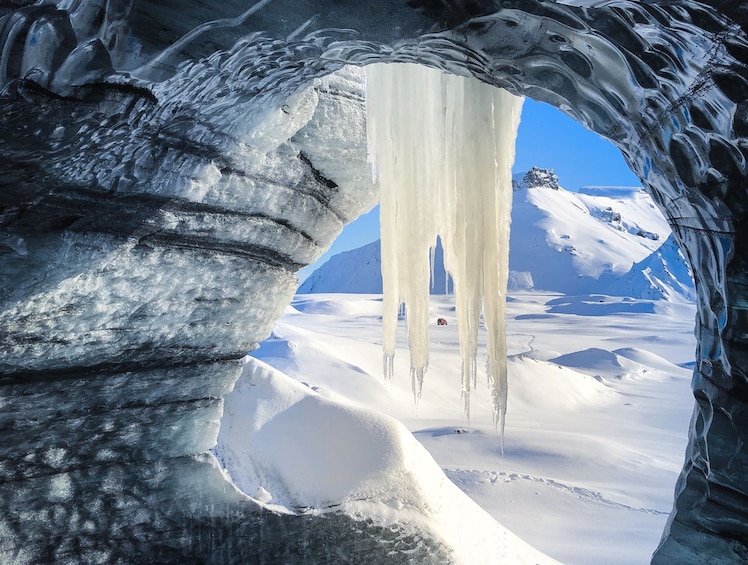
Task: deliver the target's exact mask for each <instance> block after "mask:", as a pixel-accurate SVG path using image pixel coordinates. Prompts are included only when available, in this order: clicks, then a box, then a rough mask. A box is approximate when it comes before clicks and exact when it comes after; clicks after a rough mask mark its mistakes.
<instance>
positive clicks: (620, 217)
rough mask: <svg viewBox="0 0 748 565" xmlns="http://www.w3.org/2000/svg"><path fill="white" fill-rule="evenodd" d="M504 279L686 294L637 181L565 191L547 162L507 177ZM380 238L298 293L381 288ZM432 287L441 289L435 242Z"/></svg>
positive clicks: (541, 285) (672, 246) (559, 287)
mask: <svg viewBox="0 0 748 565" xmlns="http://www.w3.org/2000/svg"><path fill="white" fill-rule="evenodd" d="M509 268H510V278H509V286H510V288H514V289H522V288H524V289H538V290H547V291H556V292H562V293H564V294H569V295H579V294H587V293H591V292H601V293H605V294H608V295H611V296H631V297H634V298H650V299H651V298H657V299H660V298H662V299H673V298H676V297H683V298H686V299H688V300H692V299H693V297H694V287H693V282H692V279H691V273H690V268H689V267H688V265H687V264H686V262H685V259H684V257H683V255H682V254H681V252H680V250H679V249H678V247H677V245H676V243H675V241H674V240H673V238H672V236H671V232H670V228H669V226H668V225H667V222H666V221H665V218H664V217H663V216H662V214H661V213H660V211H659V210H658V209H657V207H656V206H655V204H654V202H653V201H652V199H651V197H650V196H649V195H648V194H647V193H646V192H645V191H644V190H642V189H641V188H639V187H633V188H629V187H588V188H587V189H583V190H582V191H580V192H578V193H573V192H569V191H567V190H564V189H563V188H562V187H561V186H560V185H559V183H558V177H557V176H556V175H555V174H554V173H553V172H552V171H549V170H547V169H540V168H533V169H531V170H530V171H529V172H528V173H526V174H525V175H524V176H522V177H521V178H518V179H517V180H515V181H514V202H513V206H512V231H511V239H510V251H509ZM380 269H381V257H380V250H379V242H378V241H376V242H373V243H370V244H368V245H365V246H363V247H360V248H358V249H355V250H353V251H348V252H345V253H341V254H339V255H336V256H334V257H332V258H331V259H330V260H329V261H328V262H327V263H325V264H324V265H322V266H321V267H320V268H319V269H317V270H316V271H315V272H314V273H312V275H311V276H310V277H309V278H308V279H307V280H306V281H304V283H303V284H302V285H301V286H300V288H299V293H318V292H345V293H372V294H376V293H381V292H382V279H381V271H380ZM434 273H435V279H436V280H435V281H433V284H432V293H434V294H442V293H444V289H445V273H444V267H443V264H442V261H441V247H437V251H436V254H435V268H434Z"/></svg>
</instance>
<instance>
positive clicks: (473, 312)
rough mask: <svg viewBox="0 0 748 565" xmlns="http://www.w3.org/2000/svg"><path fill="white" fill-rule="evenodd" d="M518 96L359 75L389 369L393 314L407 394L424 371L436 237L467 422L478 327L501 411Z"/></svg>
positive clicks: (446, 78)
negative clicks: (402, 340)
mask: <svg viewBox="0 0 748 565" xmlns="http://www.w3.org/2000/svg"><path fill="white" fill-rule="evenodd" d="M521 107H522V98H520V97H517V96H514V95H512V94H509V93H508V92H506V91H504V90H501V89H497V88H492V87H491V86H488V85H486V84H483V83H481V82H479V81H476V80H474V79H466V78H463V77H458V76H454V75H448V74H445V73H443V72H441V71H438V70H435V69H430V68H428V67H424V66H419V65H413V64H392V65H382V64H380V65H370V66H368V67H366V110H367V113H366V115H367V127H368V130H367V131H368V140H369V155H370V160H371V166H372V172H373V175H374V180H375V181H378V183H379V188H380V210H381V214H380V217H381V219H380V225H381V230H382V239H381V241H382V243H381V245H382V281H383V295H384V297H383V304H384V305H383V318H382V324H383V334H384V337H383V346H384V371H385V376H386V377H387V378H391V377H392V371H393V358H394V355H395V333H396V328H397V320H398V313H399V311H400V307H401V304H404V306H405V311H406V316H407V323H408V343H409V346H410V356H411V361H410V365H411V368H410V371H411V379H412V381H413V395H414V398H415V399H416V401H417V400H418V398H420V396H421V391H422V386H423V378H424V374H425V372H426V369H427V368H428V335H429V332H428V329H429V324H430V320H429V281H430V279H431V272H430V263H431V261H430V257H431V254H432V252H433V249H434V248H435V246H436V238H437V236H441V240H442V242H443V246H444V263H445V266H446V268H447V270H448V272H449V273H450V275H451V276H452V279H453V280H454V292H455V297H456V304H457V319H458V328H459V336H460V351H461V354H462V368H461V383H462V389H461V394H462V397H463V399H464V403H465V414H466V416H467V417H468V419H469V418H470V391H471V389H472V388H474V387H475V384H476V380H477V357H478V329H479V326H480V324H481V316H482V317H483V323H484V324H485V327H486V332H487V345H486V350H487V368H486V372H487V379H488V384H489V389H490V391H491V400H492V404H493V409H494V419H495V421H496V423H497V425H499V426H500V427H501V429H502V431H503V426H504V415H505V413H506V390H507V389H506V386H507V383H506V336H505V324H504V309H505V302H506V285H507V278H508V272H509V266H508V263H509V223H510V214H511V199H512V183H511V168H512V163H513V162H514V140H515V138H516V135H517V126H518V125H519V116H520V111H521Z"/></svg>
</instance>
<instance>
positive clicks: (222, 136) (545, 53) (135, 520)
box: [0, 0, 748, 563]
mask: <svg viewBox="0 0 748 565" xmlns="http://www.w3.org/2000/svg"><path fill="white" fill-rule="evenodd" d="M0 18H2V19H1V20H0V46H1V49H0V85H1V86H0V87H1V88H2V94H1V98H0V103H1V104H2V110H3V111H2V112H0V130H1V131H2V136H1V137H0V139H1V143H2V145H1V146H0V148H1V150H0V156H1V157H0V172H1V174H0V179H1V180H0V182H1V183H2V190H1V191H0V203H1V206H2V215H0V224H1V225H2V234H0V235H1V237H2V238H1V239H0V252H1V253H2V264H1V266H0V279H2V280H0V305H1V306H0V341H1V345H0V367H1V368H2V377H0V398H1V399H2V412H0V422H2V423H1V424H0V426H2V430H3V441H2V444H0V485H1V486H0V507H2V508H3V509H4V513H3V516H2V517H1V518H0V551H2V552H3V557H4V558H6V557H7V558H8V559H11V560H13V559H14V560H17V561H19V562H24V561H39V560H49V561H51V560H54V559H68V558H69V559H80V560H92V559H94V557H96V556H98V557H97V558H101V559H110V560H114V559H116V558H122V559H124V560H128V559H130V560H131V559H133V556H136V555H149V556H154V558H157V559H161V560H174V561H179V560H185V559H197V560H203V561H206V560H208V561H209V560H214V561H221V562H228V561H231V560H232V559H233V560H236V561H244V562H246V561H247V560H250V559H258V558H259V557H260V556H263V555H264V556H283V555H286V554H284V552H289V551H292V552H293V551H295V552H296V553H295V554H294V555H295V556H296V557H297V558H299V559H301V558H303V555H304V551H309V552H311V554H312V555H315V556H323V555H324V554H325V552H326V551H331V549H330V548H332V547H334V546H335V545H336V544H337V548H345V549H344V551H347V552H349V553H348V554H349V557H350V558H351V559H353V560H354V561H355V560H356V556H359V557H360V556H361V555H369V553H368V552H370V551H373V549H372V548H373V547H378V545H377V543H378V542H377V539H383V538H385V537H386V533H384V532H377V531H375V530H376V529H375V528H371V529H368V530H367V529H365V530H364V531H361V530H359V533H358V534H355V536H357V540H356V544H351V543H349V541H347V540H348V538H345V539H342V538H341V536H342V533H343V532H344V531H345V530H346V529H347V528H348V526H349V524H347V523H346V519H345V518H343V517H335V518H334V519H330V520H327V521H320V520H314V519H312V518H303V519H288V518H283V517H278V516H275V515H272V516H270V515H262V514H259V513H253V512H249V511H247V510H246V508H244V507H242V506H241V505H240V504H239V502H238V498H237V496H236V495H235V494H232V493H231V492H228V491H226V489H225V485H224V483H223V482H222V479H221V477H220V475H219V474H218V472H217V470H216V469H215V468H213V467H212V465H211V463H210V460H209V459H208V458H207V457H206V456H205V455H204V453H205V450H206V449H208V448H209V447H210V445H211V442H212V440H213V437H214V433H215V426H216V425H217V419H218V415H219V414H220V403H221V400H220V399H221V395H222V394H223V393H224V392H225V391H226V390H227V389H228V388H230V386H231V383H232V382H233V380H234V379H235V377H236V368H235V365H234V361H233V360H234V359H236V358H237V357H239V356H240V355H241V354H242V353H243V352H244V351H245V350H246V349H247V348H248V347H249V346H250V345H251V343H252V342H253V341H256V340H257V339H260V338H261V337H263V335H264V334H265V333H266V332H267V330H268V328H269V324H270V323H271V322H272V320H273V318H274V317H275V316H276V315H277V314H278V313H279V312H280V309H281V308H282V306H283V304H284V302H285V301H287V300H288V298H289V297H290V293H291V292H292V290H293V286H294V282H293V272H294V271H295V270H296V269H298V268H299V267H300V266H301V265H303V264H305V263H307V262H309V261H311V260H312V259H313V258H314V257H315V256H316V255H317V254H318V253H319V250H320V248H321V247H324V246H326V245H327V244H329V241H330V238H331V237H333V235H334V233H335V232H336V231H337V230H338V229H339V228H340V226H341V225H342V223H343V222H345V221H347V220H349V219H350V218H352V217H353V216H355V215H356V213H358V211H360V210H361V209H362V208H364V207H366V205H368V202H369V201H370V200H369V199H370V198H371V197H372V195H371V194H369V193H367V190H366V189H365V188H364V187H363V186H362V185H361V184H360V183H357V182H356V179H355V175H351V176H350V178H346V177H345V174H344V171H343V172H341V173H340V174H341V177H340V178H332V177H331V178H327V177H326V176H325V175H324V174H323V173H322V169H323V168H324V166H323V165H322V164H320V163H318V159H320V158H321V157H320V156H319V155H317V154H316V153H315V152H314V147H323V146H324V142H325V141H326V140H329V139H330V135H331V134H330V132H328V131H326V130H325V128H324V112H325V111H334V110H335V109H336V107H337V106H336V104H337V102H335V101H333V100H328V102H329V103H328V104H327V105H326V106H325V105H324V104H323V106H322V110H319V109H320V106H319V105H317V109H318V110H317V113H313V110H312V107H313V104H311V103H310V100H309V98H308V97H306V96H305V95H302V94H297V93H298V92H299V89H300V88H301V87H303V86H306V85H308V84H310V82H311V81H312V80H313V79H314V78H315V77H320V76H323V75H325V74H327V73H329V72H330V71H333V70H336V69H338V68H339V67H340V66H341V65H342V64H343V63H354V64H365V63H367V62H370V61H375V60H376V61H383V60H385V61H386V60H389V61H394V60H397V61H415V62H420V63H422V64H427V65H431V66H436V67H440V68H443V69H446V70H448V71H451V72H454V73H458V74H471V75H473V76H475V77H477V78H479V79H481V80H483V81H485V82H488V83H490V84H495V85H499V86H503V87H505V88H507V89H509V90H510V91H513V92H517V93H522V94H525V95H527V96H530V97H532V98H535V99H537V100H541V101H546V102H550V103H551V104H554V105H556V106H557V107H560V108H561V109H563V110H565V111H567V112H568V113H570V114H571V115H572V116H574V117H576V118H577V119H578V120H579V121H581V122H582V123H584V124H585V125H587V126H588V127H590V128H591V129H593V130H595V131H597V132H598V133H600V134H602V135H603V136H605V137H607V138H608V139H610V140H611V141H612V142H613V143H615V144H616V145H617V146H618V147H619V148H620V149H621V151H622V153H623V154H624V156H625V158H626V159H627V160H628V162H629V164H630V165H631V168H632V170H633V171H634V172H636V173H637V174H638V175H639V177H640V178H641V179H642V181H643V182H644V184H645V185H646V186H647V187H648V188H649V189H650V190H651V191H652V194H653V195H654V197H655V199H656V200H657V202H658V203H659V204H660V206H661V207H662V208H663V210H664V212H665V214H666V216H667V217H668V219H669V220H670V222H671V225H672V227H673V230H674V231H675V233H676V235H677V237H678V239H679V242H680V243H681V245H682V246H683V248H684V250H685V251H686V252H687V255H688V257H689V259H690V260H691V262H692V264H693V267H694V272H695V276H696V280H697V289H698V293H699V314H698V318H697V321H696V332H697V335H698V337H699V346H698V351H697V367H696V370H695V372H694V381H693V388H694V394H695V397H696V407H695V411H694V417H693V421H692V425H691V430H690V443H689V448H688V452H687V454H686V462H685V465H684V469H683V473H682V475H681V478H680V480H679V483H678V486H677V489H676V497H675V504H674V509H673V513H672V515H671V518H670V521H669V524H668V527H667V529H666V531H665V533H664V536H663V540H662V544H661V546H660V548H659V549H658V551H657V553H656V554H655V556H654V557H653V561H654V562H658V563H673V562H679V563H688V562H692V563H702V562H704V561H705V560H706V561H709V562H714V563H717V562H724V563H733V562H740V561H741V560H745V559H746V558H748V543H747V542H746V540H747V539H748V516H747V513H748V510H746V509H747V508H748V504H746V503H747V502H748V461H747V460H746V453H745V449H744V445H745V444H746V439H747V438H746V435H747V434H748V422H747V421H746V420H747V419H748V408H747V405H746V403H747V402H748V382H747V380H746V366H748V365H747V364H746V351H748V337H746V327H748V326H747V324H748V322H747V321H746V304H748V274H747V273H748V271H747V269H746V267H747V266H746V261H747V260H748V249H747V248H746V245H748V234H746V233H745V229H746V227H745V226H746V204H747V202H748V199H747V197H746V190H745V187H744V180H745V176H746V139H745V138H746V135H747V134H748V67H746V65H747V64H748V41H746V22H748V12H747V10H746V8H745V7H744V4H743V2H740V1H730V0H723V1H719V0H714V1H712V2H702V3H699V2H692V1H686V0H667V1H666V0H662V1H651V2H643V1H633V0H629V1H626V0H620V1H604V2H586V1H584V2H583V1H581V0H580V1H574V0H568V1H565V2H554V1H550V0H548V1H539V0H513V1H505V2H494V1H483V0H477V1H464V2H463V1H460V0H443V1H434V0H408V1H406V0H388V1H385V2H377V3H371V2H358V1H355V0H352V1H350V2H338V1H333V0H315V1H310V2H304V3H299V2H290V1H288V0H273V1H270V0H261V1H260V2H257V3H251V4H250V3H248V2H246V1H245V0H228V1H226V2H218V1H215V2H210V3H208V2H206V3H192V4H190V5H189V6H186V5H185V4H184V3H182V2H177V1H176V0H167V1H156V0H152V1H151V0H107V1H104V0H90V1H85V0H58V1H57V2H40V3H36V2H32V1H30V0H14V1H13V2H7V3H5V4H3V6H2V7H0ZM209 22H211V23H209ZM329 91H330V90H328V92H329ZM290 94H295V96H293V97H292V98H291V99H290V100H287V98H288V95H290ZM318 96H319V97H320V99H321V100H325V95H324V93H320V94H319V95H318ZM338 106H339V105H338ZM325 109H326V110H325ZM310 118H311V121H310V122H309V124H311V125H308V126H307V128H306V132H305V134H304V135H305V136H306V139H305V142H304V144H302V145H303V146H304V147H305V148H306V152H301V153H295V152H294V151H292V150H291V149H290V148H289V146H287V145H280V147H279V148H278V149H277V150H276V151H271V152H270V153H269V154H268V153H266V152H267V151H268V150H271V149H272V148H274V147H278V144H279V143H281V142H282V141H283V140H284V139H286V138H287V136H288V135H290V134H291V133H292V132H293V131H296V129H298V127H299V125H300V124H302V123H305V122H306V121H307V120H308V119H310ZM346 135H350V139H349V141H350V142H351V144H352V145H351V147H354V148H355V139H356V132H355V131H350V132H347V133H346ZM352 159H353V157H352ZM260 298H261V299H260ZM103 305H106V307H103ZM248 316H251V318H252V319H253V320H254V325H253V326H252V328H250V329H249V331H246V330H245V328H244V325H243V320H245V319H246V318H247V317H248ZM175 358H176V359H178V361H177V362H176V363H175V362H174V359H175ZM187 489H189V490H190V492H192V493H193V496H191V497H190V499H189V500H185V499H184V496H182V495H180V492H184V491H185V490H187ZM355 536H354V537H355ZM343 537H344V536H343ZM284 539H285V540H286V541H288V540H291V539H293V540H304V543H303V544H301V543H299V544H297V545H294V546H292V549H289V546H288V544H284V542H283V541H282V540H284ZM321 540H327V542H325V543H322V542H321ZM410 541H411V542H412V543H413V544H416V542H414V541H413V540H410ZM260 542H262V543H260ZM406 545H407V544H406ZM304 547H306V548H307V549H304ZM400 547H404V546H400ZM419 547H422V546H419ZM706 555H709V556H710V557H705V556H706ZM323 558H324V557H320V559H323ZM395 561H397V559H396V560H395ZM380 562H384V561H380Z"/></svg>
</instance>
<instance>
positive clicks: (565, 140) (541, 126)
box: [299, 98, 640, 281]
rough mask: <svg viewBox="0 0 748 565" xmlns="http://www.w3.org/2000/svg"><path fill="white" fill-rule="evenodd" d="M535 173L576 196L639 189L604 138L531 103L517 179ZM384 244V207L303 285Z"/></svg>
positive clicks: (351, 229)
mask: <svg viewBox="0 0 748 565" xmlns="http://www.w3.org/2000/svg"><path fill="white" fill-rule="evenodd" d="M530 167H543V168H546V169H553V170H554V171H555V172H556V174H557V175H558V180H559V183H560V184H561V186H563V187H564V188H565V189H567V190H572V191H576V190H579V188H581V187H583V186H591V185H607V186H638V185H639V184H640V182H639V179H637V178H636V176H635V175H634V174H633V173H632V172H631V170H630V169H629V168H628V165H626V162H625V161H624V160H623V156H622V155H621V153H620V151H618V149H616V148H615V147H614V146H613V145H612V144H611V143H610V142H608V141H606V140H604V139H603V138H601V137H600V136H599V135H597V134H595V133H592V132H590V131H588V130H586V129H585V128H584V127H583V126H582V125H580V124H579V123H577V122H576V121H574V120H573V119H571V118H569V117H568V116H567V115H566V114H564V113H563V112H561V111H560V110H557V109H556V108H554V107H552V106H549V105H548V104H542V103H540V102H535V101H534V100H531V99H529V98H528V99H526V100H525V104H524V107H523V109H522V119H521V120H520V124H519V130H518V132H517V154H516V157H515V160H514V167H513V172H514V173H521V172H524V171H527V170H528V169H530ZM376 239H379V207H376V208H374V209H373V210H372V211H371V212H369V213H368V214H364V215H363V216H361V217H360V218H358V219H357V220H356V221H355V222H353V223H351V224H349V225H348V226H346V227H345V229H344V230H343V233H341V234H340V236H339V237H338V238H337V239H336V240H335V242H334V243H333V245H332V247H331V248H330V250H329V251H328V252H327V253H325V254H324V255H323V256H322V257H321V258H320V259H319V260H318V261H317V263H315V264H314V265H310V266H309V267H307V268H305V269H303V270H302V271H301V272H300V273H299V279H300V281H303V280H304V279H305V278H306V277H308V276H309V275H310V274H311V273H312V271H314V269H316V268H317V267H318V266H319V265H322V264H323V263H324V262H326V261H327V260H328V259H329V258H330V257H331V256H332V255H335V254H337V253H340V252H342V251H346V250H348V249H355V248H356V247H361V246H362V245H365V244H367V243H370V242H372V241H374V240H376Z"/></svg>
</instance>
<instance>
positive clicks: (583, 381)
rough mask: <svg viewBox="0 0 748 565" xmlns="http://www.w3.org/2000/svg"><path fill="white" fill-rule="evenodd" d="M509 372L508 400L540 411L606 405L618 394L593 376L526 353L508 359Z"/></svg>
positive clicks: (557, 410)
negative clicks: (525, 354)
mask: <svg viewBox="0 0 748 565" xmlns="http://www.w3.org/2000/svg"><path fill="white" fill-rule="evenodd" d="M509 374H510V377H511V386H510V387H509V402H510V403H512V404H513V403H514V402H521V403H523V404H525V405H526V406H533V407H535V409H538V410H550V411H554V412H559V411H563V410H567V411H568V410H578V409H581V408H585V407H603V406H606V405H608V404H610V403H611V402H613V401H614V400H615V398H616V396H617V393H616V392H615V391H613V390H611V389H610V388H608V387H607V386H605V385H604V384H603V383H601V382H600V381H598V380H597V379H595V378H594V377H591V376H589V375H585V374H582V373H580V372H577V371H575V370H573V369H570V368H568V367H562V366H560V365H555V364H553V363H548V362H546V361H539V360H537V359H533V358H531V357H527V356H524V355H514V356H511V357H510V358H509ZM538 391H542V394H538Z"/></svg>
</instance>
